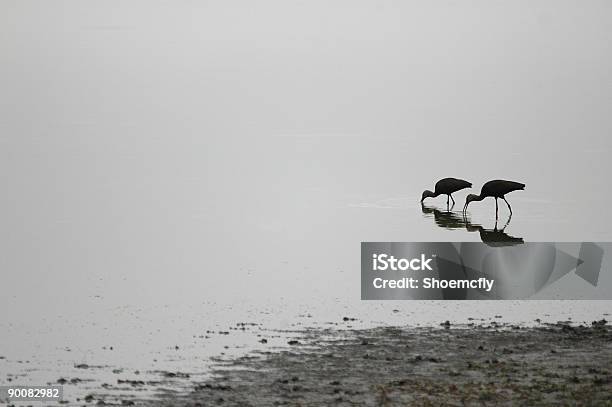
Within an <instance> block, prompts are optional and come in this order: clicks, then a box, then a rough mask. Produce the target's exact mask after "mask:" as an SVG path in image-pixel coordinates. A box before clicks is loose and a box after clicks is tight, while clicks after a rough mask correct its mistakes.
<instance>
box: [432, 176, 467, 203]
mask: <svg viewBox="0 0 612 407" xmlns="http://www.w3.org/2000/svg"><path fill="white" fill-rule="evenodd" d="M471 186H472V183H471V182H467V181H464V180H462V179H457V178H444V179H441V180H440V181H438V182H436V186H435V188H434V192H431V191H430V190H425V191H423V195H422V196H421V203H423V201H424V200H425V198H435V197H437V196H438V195H446V206H448V199H449V198H450V199H452V200H453V205H454V204H455V200H454V199H453V196H452V194H453V193H454V192H457V191H460V190H462V189H464V188H469V187H471Z"/></svg>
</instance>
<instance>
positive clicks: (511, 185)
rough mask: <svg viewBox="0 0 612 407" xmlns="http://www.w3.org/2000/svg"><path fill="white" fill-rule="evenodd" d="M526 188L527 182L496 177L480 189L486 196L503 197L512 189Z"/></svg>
mask: <svg viewBox="0 0 612 407" xmlns="http://www.w3.org/2000/svg"><path fill="white" fill-rule="evenodd" d="M520 189H525V184H521V183H520V182H514V181H505V180H502V179H496V180H493V181H489V182H487V183H486V184H484V185H483V186H482V188H481V190H480V195H481V196H484V197H488V196H490V197H493V198H502V199H503V197H504V195H506V194H509V193H510V192H512V191H518V190H520Z"/></svg>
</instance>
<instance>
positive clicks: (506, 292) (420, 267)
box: [361, 242, 612, 300]
mask: <svg viewBox="0 0 612 407" xmlns="http://www.w3.org/2000/svg"><path fill="white" fill-rule="evenodd" d="M610 253H612V243H611V242H579V243H549V242H537V243H521V244H516V245H499V246H497V245H487V244H486V243H482V242H465V243H452V242H413V243H409V242H362V243H361V299H362V300H517V299H560V300H568V299H584V300H609V299H612V281H611V278H610V273H609V272H607V268H608V267H609V265H610V263H609V257H610Z"/></svg>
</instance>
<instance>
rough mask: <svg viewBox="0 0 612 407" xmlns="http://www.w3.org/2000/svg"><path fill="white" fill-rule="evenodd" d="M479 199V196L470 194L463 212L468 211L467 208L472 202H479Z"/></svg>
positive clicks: (466, 198)
mask: <svg viewBox="0 0 612 407" xmlns="http://www.w3.org/2000/svg"><path fill="white" fill-rule="evenodd" d="M479 199H480V197H479V196H478V195H474V194H468V196H466V197H465V205H464V206H463V212H465V211H467V207H468V205H469V204H470V202H472V201H478V200H479Z"/></svg>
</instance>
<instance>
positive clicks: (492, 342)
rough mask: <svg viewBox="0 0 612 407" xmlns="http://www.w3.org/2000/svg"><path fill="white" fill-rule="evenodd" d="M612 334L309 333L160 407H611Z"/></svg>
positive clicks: (480, 329) (541, 330)
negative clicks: (399, 406) (412, 406)
mask: <svg viewBox="0 0 612 407" xmlns="http://www.w3.org/2000/svg"><path fill="white" fill-rule="evenodd" d="M610 366H612V327H611V326H610V324H609V323H607V321H605V320H601V321H594V322H593V323H592V324H591V325H589V326H586V325H579V326H575V325H571V324H569V323H565V322H559V323H557V324H547V325H542V326H541V327H533V328H526V327H521V326H516V325H506V324H499V323H495V322H493V323H491V324H487V325H480V326H478V325H471V324H470V325H467V326H466V325H464V326H452V325H451V324H449V323H443V324H441V326H440V327H439V328H405V329H404V328H398V327H384V328H375V329H364V330H349V331H335V330H331V329H330V330H306V331H303V332H301V336H300V337H299V339H295V340H293V341H291V346H290V347H289V348H288V349H286V350H280V351H269V352H253V353H251V354H249V355H247V356H245V357H241V358H238V359H234V360H230V361H218V363H217V364H216V366H215V368H214V371H213V373H214V374H213V378H212V379H211V380H209V381H206V382H203V383H199V384H197V385H196V386H195V387H194V389H193V390H192V391H190V392H188V393H187V394H177V393H175V392H161V393H160V394H159V395H158V399H157V400H147V401H141V402H138V401H136V404H146V405H155V406H177V405H178V406H210V405H221V406H245V405H246V406H315V405H346V406H355V405H358V406H362V405H363V406H395V405H420V406H429V405H452V406H454V405H456V406H485V405H507V406H510V405H585V406H599V405H601V406H609V405H612V401H611V400H612V368H611V367H610Z"/></svg>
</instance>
